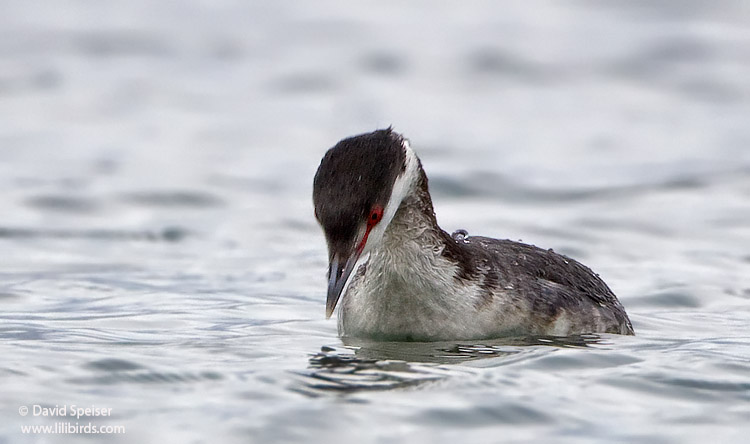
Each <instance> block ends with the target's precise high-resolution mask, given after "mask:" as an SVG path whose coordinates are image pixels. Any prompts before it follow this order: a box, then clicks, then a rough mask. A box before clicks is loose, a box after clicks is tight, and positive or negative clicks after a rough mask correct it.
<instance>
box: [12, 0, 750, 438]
mask: <svg viewBox="0 0 750 444" xmlns="http://www.w3.org/2000/svg"><path fill="white" fill-rule="evenodd" d="M2 10H3V13H2V14H0V119H1V121H2V122H3V123H2V124H0V214H2V218H0V250H1V251H2V256H1V257H0V356H2V359H0V393H2V396H0V443H23V442H105V441H106V442H162V443H172V442H174V443H188V442H195V443H199V442H217V441H220V442H248V441H250V442H274V441H285V442H289V441H304V442H343V441H352V442H354V441H356V442H391V441H394V440H396V441H403V442H406V441H409V442H455V441H457V440H460V441H462V442H498V441H514V442H522V441H525V442H571V443H581V442H608V443H609V442H623V443H632V442H645V443H704V442H743V441H744V440H746V437H747V435H748V433H750V426H748V424H750V333H748V327H747V326H748V325H749V324H750V222H749V221H750V127H748V125H747V122H748V116H750V83H748V82H747V79H748V78H750V51H749V50H748V48H750V32H748V29H750V28H748V24H750V11H748V9H747V6H746V5H745V3H744V2H741V1H720V2H712V3H710V5H709V4H708V3H704V2H693V1H690V2H680V3H679V4H677V3H675V2H656V3H654V2H641V1H638V2H627V3H622V2H587V1H578V2H572V3H566V4H560V3H557V2H542V3H535V5H533V6H531V5H521V4H503V5H502V6H500V5H498V4H497V3H495V2H476V3H472V4H471V5H465V4H458V3H456V4H454V5H449V4H447V3H446V4H435V3H434V2H416V3H410V4H409V5H405V4H403V3H402V2H377V4H376V3H372V4H363V5H359V6H351V5H344V4H339V3H336V2H315V3H314V4H313V3H310V4H294V5H291V4H285V3H283V2H275V3H262V4H261V3H255V2H253V3H249V2H232V1H227V2H199V1H194V2H180V3H174V4H172V3H164V2H145V1H128V2H124V1H123V2H88V1H76V2H70V3H66V5H65V7H64V8H63V7H62V6H61V5H58V4H57V3H54V2H46V3H45V2H40V3H34V4H32V3H29V2H25V1H9V2H5V3H4V5H3V7H2ZM391 124H393V125H394V128H395V129H396V130H398V131H401V132H404V133H405V134H406V135H407V136H408V137H410V138H411V141H412V146H413V147H414V148H415V150H416V151H417V153H418V154H419V155H420V156H421V158H422V161H423V164H424V166H425V168H426V170H427V173H428V175H429V177H430V185H431V188H432V190H433V197H434V200H435V207H436V211H437V214H438V219H439V221H440V223H441V224H442V225H443V227H444V228H445V229H446V230H448V231H449V232H450V231H453V230H455V229H458V228H465V229H467V230H468V231H469V233H471V234H481V235H486V236H492V237H499V238H510V239H514V240H517V239H522V240H523V241H524V242H529V243H533V244H536V245H538V246H541V247H544V248H554V249H555V251H558V252H561V253H564V254H567V255H570V256H572V257H574V258H576V259H578V260H580V261H582V262H583V263H585V264H587V265H589V266H591V267H592V268H593V269H594V270H595V271H596V272H598V273H599V274H600V275H601V276H602V277H603V278H604V279H605V281H606V282H607V283H608V284H609V285H610V287H611V288H612V289H613V290H614V291H615V293H616V294H617V295H618V296H619V298H620V300H621V301H622V303H623V305H624V306H625V307H626V309H627V310H628V312H629V314H630V317H631V319H632V321H633V325H634V328H635V330H636V332H637V335H636V336H635V337H621V336H614V335H601V336H585V337H572V338H506V339H502V340H496V341H482V342H474V343H472V342H465V341H461V342H455V343H453V342H450V343H436V344H421V343H410V344H395V343H381V344H377V343H367V342H364V343H362V342H359V343H358V342H347V343H344V342H342V341H341V340H340V339H339V338H338V337H337V332H336V323H335V321H334V320H330V321H326V320H325V319H324V299H325V296H324V294H325V269H326V262H325V261H326V252H325V244H324V240H323V236H322V233H321V232H320V230H319V228H318V227H317V226H316V225H315V222H314V218H313V216H312V204H311V198H310V196H311V186H312V177H313V175H314V172H315V169H316V168H317V165H318V163H319V161H320V158H321V156H322V154H323V152H324V151H325V149H327V148H328V147H330V146H331V145H333V144H334V143H335V142H336V141H337V140H338V139H340V138H342V137H345V136H349V135H353V134H357V133H361V132H365V131H370V130H372V129H375V128H377V127H385V126H388V125H391ZM73 404H75V405H78V406H92V405H94V406H98V407H105V408H111V409H112V416H111V417H93V416H92V417H84V418H83V419H78V422H81V423H89V422H90V423H92V424H94V425H97V426H107V425H117V426H124V427H125V431H126V432H125V433H124V434H119V435H95V436H94V435H87V434H69V435H63V434H56V435H42V434H36V435H30V434H23V433H22V431H21V428H22V427H24V426H29V425H51V424H54V423H55V422H56V421H58V420H59V418H52V417H41V416H34V415H33V411H32V413H30V414H28V415H27V416H21V415H20V414H19V408H20V407H22V406H28V407H29V408H32V407H33V405H39V406H45V407H55V406H71V405H73ZM73 422H75V421H73Z"/></svg>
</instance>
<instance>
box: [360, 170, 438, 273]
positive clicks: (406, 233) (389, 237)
mask: <svg viewBox="0 0 750 444" xmlns="http://www.w3.org/2000/svg"><path fill="white" fill-rule="evenodd" d="M450 241H451V239H450V236H449V235H448V234H447V233H445V232H444V231H443V230H442V229H441V228H440V226H439V225H438V223H437V219H436V217H435V211H434V209H433V206H432V198H431V197H430V193H429V190H428V187H427V176H426V175H425V174H424V171H423V170H422V168H421V166H420V168H419V171H418V176H417V178H416V180H415V181H414V184H413V188H412V190H411V192H410V193H409V194H407V196H406V197H405V198H404V200H403V201H402V202H401V205H400V206H399V208H398V211H396V214H395V216H394V217H393V220H392V221H391V223H390V224H389V225H388V228H387V229H386V231H385V233H384V235H383V239H382V241H381V243H380V245H378V246H377V247H376V248H375V249H374V250H373V251H372V254H371V255H370V266H374V267H378V268H379V270H378V271H380V272H382V273H386V274H391V273H393V274H396V275H400V274H410V271H413V268H415V267H420V266H424V265H425V264H423V262H424V261H425V259H427V258H431V257H435V256H436V255H438V256H439V255H441V254H442V252H443V250H444V249H445V248H446V245H447V243H448V242H450ZM420 268H422V267H420ZM421 271H422V272H424V269H423V270H421ZM436 271H437V270H436ZM412 276H413V274H412Z"/></svg>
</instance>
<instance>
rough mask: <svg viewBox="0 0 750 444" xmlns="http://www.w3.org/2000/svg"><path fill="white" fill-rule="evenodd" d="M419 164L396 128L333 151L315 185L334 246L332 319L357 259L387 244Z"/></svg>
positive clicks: (331, 252)
mask: <svg viewBox="0 0 750 444" xmlns="http://www.w3.org/2000/svg"><path fill="white" fill-rule="evenodd" d="M418 170H419V159H417V156H416V155H415V154H414V152H413V151H412V149H411V148H410V147H409V142H408V141H407V140H406V139H405V138H404V137H403V136H401V135H400V134H398V133H396V132H394V131H392V130H391V129H390V128H388V129H384V130H377V131H374V132H372V133H367V134H361V135H359V136H354V137H350V138H348V139H344V140H342V141H340V142H339V143H337V144H336V146H334V147H333V148H331V149H330V150H328V152H327V153H326V155H325V156H324V157H323V160H322V161H321V162H320V167H318V172H317V173H316V174H315V180H314V182H313V204H314V205H315V218H316V219H317V220H318V223H320V226H321V227H322V228H323V231H324V232H325V236H326V241H327V243H328V260H329V267H328V273H329V275H328V296H327V299H326V318H329V317H330V316H331V314H333V310H334V308H336V303H337V302H338V300H339V297H341V293H342V292H343V290H344V286H345V285H346V282H347V280H348V278H349V276H350V275H351V273H352V271H353V270H354V266H355V265H356V263H357V260H358V259H359V258H360V257H361V256H362V255H364V254H367V253H368V252H369V251H370V250H372V248H373V246H375V245H377V244H378V243H380V242H381V240H382V239H383V234H384V233H385V230H386V228H387V227H388V224H389V223H390V222H391V220H392V219H393V216H394V215H395V214H396V211H397V210H398V208H399V206H400V205H401V202H402V201H403V200H404V198H405V197H406V196H407V195H408V194H409V193H411V192H413V189H414V184H415V181H416V178H417V176H418Z"/></svg>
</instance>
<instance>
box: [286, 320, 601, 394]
mask: <svg viewBox="0 0 750 444" xmlns="http://www.w3.org/2000/svg"><path fill="white" fill-rule="evenodd" d="M595 344H596V345H605V342H603V339H602V337H600V336H599V335H594V334H591V335H575V336H565V337H555V336H533V337H514V338H503V339H495V340H490V341H481V342H480V341H477V342H476V343H471V342H464V343H460V342H370V341H360V340H353V339H345V340H344V346H343V347H329V346H323V347H322V348H321V350H320V351H319V352H318V353H315V354H314V355H312V356H311V357H310V360H309V367H308V369H307V370H305V371H302V372H299V373H298V374H299V375H300V377H301V380H300V381H299V382H300V383H299V384H295V386H294V387H292V388H291V389H292V390H293V391H296V392H300V393H304V394H306V395H309V396H323V395H325V394H326V393H332V392H333V393H351V392H358V391H363V390H390V389H396V388H404V387H411V386H415V385H418V384H424V383H427V382H431V381H436V380H439V379H443V378H446V377H450V376H453V375H459V374H464V373H467V372H474V371H476V369H475V368H474V366H468V365H462V366H460V365H450V364H460V363H467V362H469V361H476V360H480V359H487V358H495V359H501V360H502V359H508V358H515V357H522V356H524V355H525V354H529V353H531V352H533V351H538V350H539V348H540V347H545V348H546V347H554V348H586V347H589V346H591V345H595ZM496 365H498V366H499V365H502V361H501V362H496Z"/></svg>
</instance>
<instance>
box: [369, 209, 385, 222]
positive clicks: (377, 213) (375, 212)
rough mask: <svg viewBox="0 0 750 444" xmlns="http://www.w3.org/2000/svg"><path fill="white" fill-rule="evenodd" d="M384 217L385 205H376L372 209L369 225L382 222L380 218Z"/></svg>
mask: <svg viewBox="0 0 750 444" xmlns="http://www.w3.org/2000/svg"><path fill="white" fill-rule="evenodd" d="M382 218H383V207H381V206H376V207H374V208H373V209H372V211H370V217H368V218H367V226H368V227H373V226H375V225H376V224H377V223H378V222H380V219H382Z"/></svg>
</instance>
